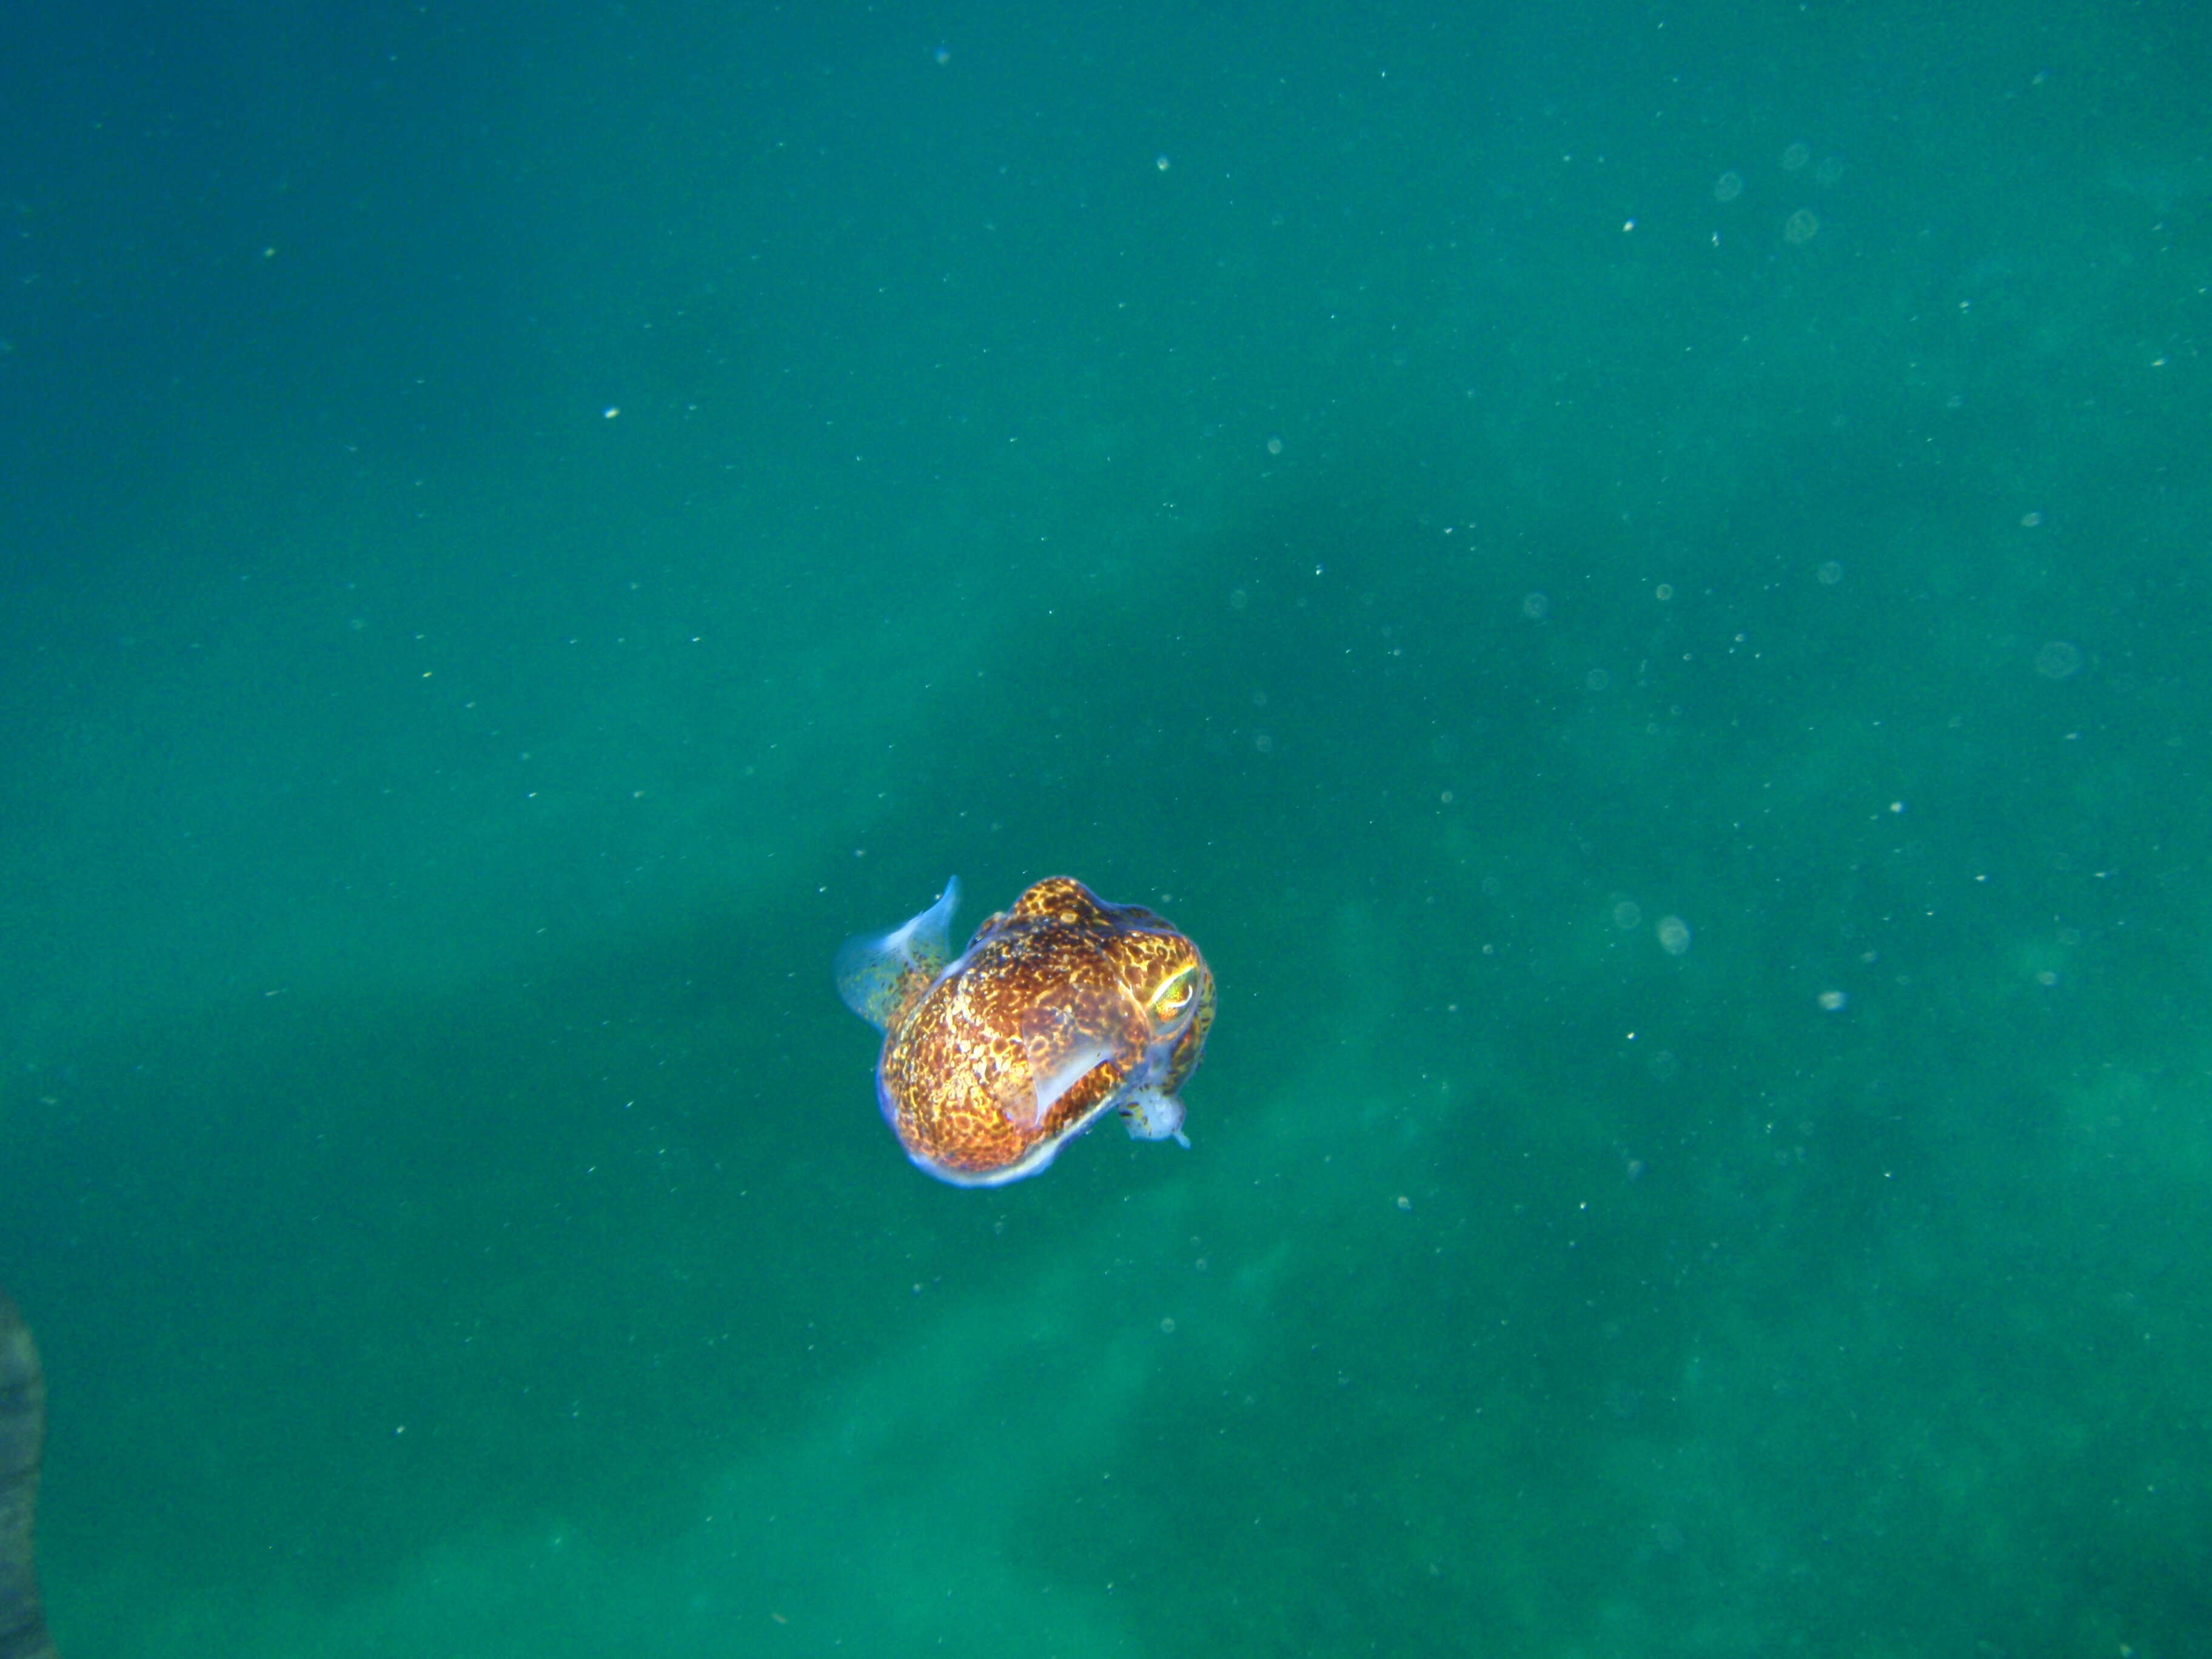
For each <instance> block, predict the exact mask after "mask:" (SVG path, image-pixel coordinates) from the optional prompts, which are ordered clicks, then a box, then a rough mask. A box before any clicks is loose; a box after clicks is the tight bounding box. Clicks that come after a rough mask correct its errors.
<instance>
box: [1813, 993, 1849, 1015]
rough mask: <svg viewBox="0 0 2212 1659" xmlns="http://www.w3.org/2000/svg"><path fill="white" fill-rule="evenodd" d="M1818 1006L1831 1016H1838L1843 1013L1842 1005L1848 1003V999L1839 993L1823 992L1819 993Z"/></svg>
mask: <svg viewBox="0 0 2212 1659" xmlns="http://www.w3.org/2000/svg"><path fill="white" fill-rule="evenodd" d="M1849 1001H1850V998H1849V997H1848V996H1846V995H1844V993H1842V992H1841V991H1823V992H1821V993H1820V1006H1821V1007H1822V1008H1824V1009H1826V1011H1827V1012H1830V1013H1832V1014H1839V1013H1841V1012H1843V1011H1844V1004H1845V1003H1847V1002H1849Z"/></svg>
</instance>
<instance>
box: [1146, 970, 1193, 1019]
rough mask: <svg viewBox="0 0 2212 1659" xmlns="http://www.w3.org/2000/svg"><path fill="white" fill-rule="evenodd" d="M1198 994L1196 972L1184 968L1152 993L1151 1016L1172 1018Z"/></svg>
mask: <svg viewBox="0 0 2212 1659" xmlns="http://www.w3.org/2000/svg"><path fill="white" fill-rule="evenodd" d="M1197 994H1198V973H1197V970H1196V969H1191V968H1185V969H1182V970H1181V971H1180V972H1178V973H1176V975H1173V976H1172V977H1170V979H1169V981H1168V982H1167V983H1166V984H1164V985H1163V986H1161V987H1160V988H1159V989H1158V990H1157V991H1155V992H1153V993H1152V1016H1153V1018H1156V1019H1173V1018H1175V1017H1176V1015H1178V1014H1180V1013H1182V1011H1183V1010H1184V1009H1186V1008H1188V1007H1189V1006H1190V1000H1191V998H1193V997H1194V996H1196V995H1197Z"/></svg>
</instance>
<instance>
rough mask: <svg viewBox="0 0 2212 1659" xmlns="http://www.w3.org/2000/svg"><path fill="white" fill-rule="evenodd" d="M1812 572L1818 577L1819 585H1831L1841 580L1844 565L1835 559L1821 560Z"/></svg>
mask: <svg viewBox="0 0 2212 1659" xmlns="http://www.w3.org/2000/svg"><path fill="white" fill-rule="evenodd" d="M1813 574H1814V575H1816V576H1818V577H1819V578H1820V586H1823V587H1833V586H1835V585H1836V584H1837V583H1838V582H1839V581H1841V580H1843V579H1844V567H1843V566H1842V564H1840V563H1839V562H1837V561H1836V560H1834V559H1829V560H1826V561H1825V562H1822V564H1821V566H1820V568H1819V569H1818V570H1815V571H1814V573H1813Z"/></svg>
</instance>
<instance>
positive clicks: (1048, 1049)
mask: <svg viewBox="0 0 2212 1659" xmlns="http://www.w3.org/2000/svg"><path fill="white" fill-rule="evenodd" d="M1177 975H1184V976H1185V977H1184V979H1183V980H1182V981H1180V982H1178V981H1177V980H1176V976H1177ZM1193 996H1195V997H1196V999H1197V1007H1196V1009H1195V1012H1192V1013H1190V1014H1189V1015H1188V1020H1189V1023H1188V1027H1187V1028H1186V1029H1185V1030H1183V1033H1182V1036H1181V1037H1179V1038H1178V1039H1176V1043H1175V1047H1174V1048H1173V1049H1172V1050H1171V1051H1170V1064H1169V1067H1168V1074H1167V1075H1166V1076H1165V1077H1164V1078H1163V1079H1159V1083H1160V1086H1161V1087H1162V1088H1163V1089H1164V1090H1165V1091H1167V1092H1170V1093H1172V1092H1174V1091H1176V1090H1177V1089H1178V1088H1180V1087H1181V1086H1182V1082H1183V1080H1184V1079H1186V1078H1188V1076H1189V1075H1190V1073H1191V1071H1192V1069H1193V1068H1194V1066H1197V1064H1198V1060H1199V1054H1200V1051H1201V1050H1202V1049H1203V1048H1205V1046H1206V1028H1207V1027H1208V1026H1210V1025H1211V1024H1212V1023H1213V1005H1214V992H1213V976H1212V974H1211V973H1210V972H1208V971H1207V969H1206V963H1205V960H1204V958H1202V957H1200V955H1199V953H1198V947H1197V946H1195V945H1193V944H1192V943H1191V942H1190V941H1189V940H1188V939H1185V938H1184V937H1183V936H1182V934H1181V933H1177V932H1176V930H1175V928H1174V927H1172V926H1171V925H1170V923H1168V922H1167V921H1164V920H1163V919H1162V918H1161V917H1159V916H1158V915H1155V914H1154V913H1153V912H1152V911H1150V910H1147V909H1146V908H1144V907H1143V906H1141V905H1134V904H1108V903H1105V902H1103V901H1102V900H1100V899H1099V898H1098V897H1097V895H1095V894H1093V893H1092V892H1091V890H1089V889H1088V888H1086V887H1085V886H1084V885H1083V884H1082V883H1081V882H1079V881H1076V880H1074V879H1073V878H1070V877H1066V876H1054V877H1051V878H1048V879H1047V880H1044V881H1041V882H1039V883H1037V884H1036V886H1034V887H1032V888H1030V890H1028V891H1027V892H1025V893H1024V894H1023V895H1022V896H1021V897H1020V898H1019V899H1018V900H1016V901H1015V903H1014V907H1013V908H1012V909H1011V910H1006V911H1001V912H1000V914H998V915H994V916H992V917H991V918H990V919H989V920H988V921H985V922H984V923H983V925H982V926H981V927H979V928H977V929H976V930H975V939H973V940H972V941H971V942H970V943H969V950H968V960H967V963H966V966H965V967H963V968H962V969H961V970H960V971H959V972H957V973H956V974H952V975H949V976H948V977H946V978H945V979H944V980H942V981H939V983H938V984H936V985H935V986H933V987H929V988H928V989H927V992H926V994H921V996H920V997H919V1000H916V1001H914V1002H912V1003H910V1004H906V1005H902V1006H900V1007H899V1009H898V1010H897V1011H896V1012H895V1013H894V1014H893V1015H892V1017H891V1019H890V1030H889V1035H888V1036H886V1037H885V1039H884V1054H883V1066H882V1083H883V1089H884V1097H885V1100H886V1103H887V1109H888V1110H889V1111H890V1114H891V1115H892V1119H893V1121H892V1127H893V1128H895V1129H896V1130H897V1132H898V1136H899V1139H901V1140H902V1141H903V1142H905V1144H906V1146H907V1149H908V1152H910V1153H912V1154H914V1155H915V1156H916V1157H918V1158H927V1159H929V1160H932V1161H933V1162H935V1163H937V1164H942V1165H945V1166H947V1167H949V1168H951V1169H954V1170H960V1171H963V1172H964V1173H967V1174H969V1175H979V1176H980V1175H987V1174H988V1173H990V1172H992V1171H994V1170H1004V1169H1006V1168H1007V1167H1008V1166H1009V1165H1011V1164H1017V1163H1018V1162H1019V1161H1020V1160H1021V1159H1022V1158H1024V1157H1025V1156H1027V1155H1028V1154H1029V1153H1030V1151H1031V1150H1032V1149H1033V1148H1035V1147H1036V1146H1037V1145H1038V1144H1039V1143H1041V1142H1048V1141H1052V1140H1054V1139H1057V1138H1059V1137H1060V1136H1061V1135H1064V1134H1066V1133H1067V1132H1068V1131H1069V1130H1070V1129H1072V1128H1073V1127H1075V1126H1076V1125H1078V1124H1079V1123H1081V1122H1082V1121H1084V1120H1085V1119H1086V1118H1088V1117H1090V1116H1091V1115H1093V1114H1094V1113H1096V1112H1097V1111H1098V1110H1100V1109H1102V1108H1103V1106H1104V1104H1105V1103H1107V1101H1108V1100H1109V1097H1111V1096H1112V1095H1113V1094H1114V1092H1115V1090H1117V1089H1118V1088H1120V1087H1121V1083H1122V1081H1123V1079H1126V1078H1127V1076H1128V1075H1129V1073H1130V1071H1131V1069H1132V1068H1133V1066H1136V1065H1138V1064H1139V1063H1140V1062H1141V1060H1142V1059H1143V1056H1144V1052H1145V1048H1146V1044H1148V1043H1150V1042H1152V1041H1154V1040H1155V1038H1156V1037H1158V1036H1160V1035H1161V1034H1162V1033H1163V1032H1164V1031H1166V1030H1172V1029H1173V1027H1174V1025H1175V1024H1176V1021H1177V1019H1179V1018H1182V1017H1183V1015H1182V1011H1183V1010H1185V1009H1187V1008H1188V1006H1189V1001H1190V999H1191V998H1192V997H1193ZM1025 1032H1026V1033H1027V1036H1025V1035H1024V1033H1025ZM1098 1042H1103V1043H1104V1044H1106V1045H1107V1046H1108V1048H1109V1057H1108V1058H1107V1059H1105V1060H1102V1061H1101V1062H1100V1063H1098V1064H1097V1066H1093V1067H1092V1068H1091V1070H1090V1071H1089V1072H1087V1073H1085V1074H1084V1076H1083V1077H1082V1078H1081V1079H1080V1080H1079V1082H1077V1083H1076V1084H1075V1085H1073V1087H1072V1088H1070V1089H1068V1091H1067V1092H1066V1093H1065V1094H1063V1095H1062V1096H1060V1098H1059V1099H1058V1100H1057V1101H1055V1102H1054V1103H1053V1104H1052V1107H1051V1109H1050V1110H1049V1111H1048V1113H1047V1114H1046V1116H1045V1120H1044V1121H1043V1122H1042V1123H1041V1124H1030V1123H1027V1122H1025V1121H1023V1119H1024V1106H1025V1105H1030V1104H1031V1103H1034V1100H1035V1098H1036V1097H1035V1094H1034V1092H1033V1085H1034V1083H1035V1081H1036V1066H1035V1065H1034V1062H1033V1056H1036V1057H1039V1058H1043V1057H1048V1056H1049V1055H1050V1054H1053V1053H1055V1052H1057V1053H1061V1054H1066V1053H1073V1052H1075V1051H1076V1050H1078V1049H1079V1048H1080V1047H1083V1046H1087V1045H1091V1044H1095V1043H1098ZM1043 1069H1045V1070H1046V1071H1049V1069H1050V1067H1049V1066H1045V1067H1044V1068H1043Z"/></svg>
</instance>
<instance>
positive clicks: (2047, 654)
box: [2035, 640, 2081, 680]
mask: <svg viewBox="0 0 2212 1659" xmlns="http://www.w3.org/2000/svg"><path fill="white" fill-rule="evenodd" d="M2035 671H2036V672H2037V673H2039V674H2040V675H2042V676H2043V678H2045V679H2046V680H2070V679H2072V678H2074V677H2075V675H2076V674H2078V673H2080V672H2081V647H2080V646H2078V645H2076V644H2075V643H2074V641H2071V640H2053V641H2051V643H2050V644H2048V645H2046V646H2045V647H2043V649H2042V650H2040V651H2039V652H2037V653H2035Z"/></svg>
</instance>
